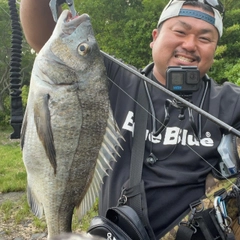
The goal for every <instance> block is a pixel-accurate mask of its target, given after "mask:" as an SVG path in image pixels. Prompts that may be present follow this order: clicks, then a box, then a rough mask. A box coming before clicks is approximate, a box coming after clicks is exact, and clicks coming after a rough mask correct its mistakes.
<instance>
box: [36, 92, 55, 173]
mask: <svg viewBox="0 0 240 240" xmlns="http://www.w3.org/2000/svg"><path fill="white" fill-rule="evenodd" d="M49 98H50V96H49V94H46V95H44V96H43V97H42V98H40V99H39V100H38V102H37V103H36V104H35V105H34V121H35V124H36V128H37V133H38V136H39V139H40V140H41V142H42V144H43V147H44V149H45V152H46V155H47V157H48V159H49V161H50V164H51V165H52V167H53V169H54V174H56V171H57V162H56V150H55V146H54V138H53V133H52V127H51V116H50V111H49V108H48V101H49Z"/></svg>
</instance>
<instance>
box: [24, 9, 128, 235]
mask: <svg viewBox="0 0 240 240" xmlns="http://www.w3.org/2000/svg"><path fill="white" fill-rule="evenodd" d="M68 14H69V12H68V11H67V10H65V11H63V13H62V14H61V16H60V17H59V19H58V22H57V25H56V27H55V29H54V31H53V34H52V36H51V37H50V39H49V41H48V42H47V43H46V44H45V45H44V47H43V48H42V49H41V51H40V52H39V54H38V55H37V57H36V59H35V62H34V66H33V70H32V76H31V81H30V89H29V96H28V103H27V108H26V112H25V116H24V122H23V127H22V134H21V146H22V152H23V161H24V164H25V167H26V171H27V183H28V187H27V196H28V203H29V205H30V207H31V209H32V211H33V213H34V214H35V215H36V216H38V217H42V216H43V214H44V215H45V218H46V222H47V227H48V239H50V238H52V237H53V236H55V235H58V234H60V233H62V232H70V231H71V222H72V215H73V211H74V208H75V207H76V208H77V209H78V211H77V213H78V216H79V218H81V217H82V216H83V215H84V214H85V213H86V212H87V211H88V210H90V208H91V207H92V205H93V204H94V202H95V200H96V197H97V196H98V194H99V189H100V187H101V184H102V178H103V177H104V176H105V175H107V169H111V167H110V165H111V164H110V162H111V161H116V160H115V154H117V149H118V148H119V147H121V146H120V142H121V141H123V138H122V136H121V133H120V130H119V128H118V126H117V125H116V122H115V120H114V118H113V116H112V112H111V108H110V103H109V98H108V82H107V81H108V80H107V76H106V70H105V66H104V63H103V59H102V55H101V53H100V50H99V48H98V45H97V42H96V40H95V38H94V34H93V30H92V26H91V22H90V19H89V17H88V15H86V14H85V15H81V16H79V17H77V18H74V19H73V20H71V21H67V19H68ZM79 46H83V47H82V48H79ZM87 47H89V48H90V51H86V52H85V50H86V49H87ZM81 51H84V52H81Z"/></svg>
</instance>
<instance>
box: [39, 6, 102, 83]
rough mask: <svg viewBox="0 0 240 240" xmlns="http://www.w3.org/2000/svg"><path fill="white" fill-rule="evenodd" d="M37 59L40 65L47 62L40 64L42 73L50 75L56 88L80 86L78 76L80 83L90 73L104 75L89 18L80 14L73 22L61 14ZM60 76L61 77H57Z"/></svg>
mask: <svg viewBox="0 0 240 240" xmlns="http://www.w3.org/2000/svg"><path fill="white" fill-rule="evenodd" d="M38 58H40V59H41V61H42V63H43V59H45V60H46V59H47V61H48V63H47V64H46V62H44V63H43V64H41V65H44V66H43V67H42V70H43V71H44V72H45V74H47V75H51V76H49V79H51V81H53V83H55V84H56V83H57V84H63V83H65V84H66V83H69V84H71V83H73V82H77V81H78V82H79V78H78V76H79V75H81V78H82V79H83V78H84V77H83V76H84V74H88V75H89V74H90V73H91V69H92V70H93V72H95V71H99V73H102V72H103V71H104V69H103V68H104V64H103V58H102V55H101V53H100V50H99V47H98V43H97V41H96V38H95V36H94V31H93V27H92V24H91V20H90V17H89V15H88V14H82V15H80V16H76V17H74V18H72V15H71V13H70V11H68V10H64V11H63V12H62V13H61V15H60V17H59V19H58V21H57V24H56V26H55V28H54V31H53V33H52V35H51V37H50V38H49V40H48V42H47V43H46V44H45V45H44V47H43V49H42V50H41V51H40V53H39V56H38ZM43 68H44V69H43ZM60 74H61V76H62V77H59V75H60ZM94 74H95V75H96V74H98V73H96V72H95V73H94ZM87 78H88V79H89V77H87ZM59 81H60V82H59Z"/></svg>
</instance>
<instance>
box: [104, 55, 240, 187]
mask: <svg viewBox="0 0 240 240" xmlns="http://www.w3.org/2000/svg"><path fill="white" fill-rule="evenodd" d="M104 55H105V56H109V55H107V54H106V53H104ZM112 59H114V60H115V62H116V63H121V64H120V65H121V66H123V67H124V68H125V69H127V70H128V68H129V67H128V66H126V65H125V64H123V63H122V62H120V61H119V60H116V59H115V58H113V57H111V60H112ZM130 69H131V68H130ZM132 70H134V69H132ZM131 72H132V73H133V74H135V70H134V72H133V71H131ZM136 72H137V71H136ZM137 73H138V72H137ZM139 74H140V75H139ZM135 75H137V76H138V77H140V78H141V79H142V80H145V78H147V77H145V76H144V75H142V74H141V73H138V74H135ZM107 78H108V79H109V80H110V81H111V82H112V83H113V84H114V85H115V86H116V87H118V88H119V89H120V90H121V91H122V92H123V93H124V94H126V95H127V96H128V97H129V98H130V99H131V100H133V101H134V102H135V103H136V104H137V105H139V106H140V107H141V108H142V109H144V111H146V112H147V113H148V114H149V115H150V116H151V117H153V118H154V119H155V120H156V121H157V122H158V123H160V124H162V125H163V126H164V127H166V125H164V124H163V123H162V122H161V121H160V120H159V119H157V118H156V117H155V116H153V114H152V113H151V112H149V111H148V110H146V108H144V107H143V106H142V105H141V104H139V103H138V102H137V101H136V100H135V99H134V98H133V97H132V96H131V95H129V94H128V93H127V92H126V91H125V90H124V89H123V88H121V87H120V86H119V85H118V84H117V83H115V82H114V81H113V80H112V79H111V78H109V77H107ZM147 79H148V78H147ZM148 80H151V79H148ZM151 81H152V80H151ZM151 81H148V82H149V83H150V84H151ZM152 82H153V81H152ZM153 83H154V84H152V85H154V86H155V85H156V87H157V86H158V85H157V84H156V83H155V82H153ZM159 86H160V85H159ZM160 90H161V89H160ZM170 93H172V92H170ZM171 95H173V96H174V95H175V94H174V93H173V94H171ZM176 96H177V95H176ZM174 97H175V96H174ZM177 97H178V96H177ZM178 98H180V97H178ZM182 100H184V99H182V98H180V100H179V101H181V102H184V101H186V100H184V101H182ZM191 105H192V104H191ZM194 106H195V105H194ZM195 107H196V106H195ZM196 108H198V107H196ZM201 110H202V109H201ZM202 111H203V110H202ZM226 125H227V124H226ZM230 128H232V127H230ZM230 128H229V129H230ZM236 131H237V130H236ZM186 146H187V147H188V148H189V149H190V150H191V151H192V152H194V153H195V154H196V155H197V156H198V157H200V158H201V159H202V160H203V161H204V162H205V163H207V164H208V166H210V167H211V168H212V169H213V170H215V171H216V172H217V173H218V174H220V175H221V176H222V177H223V178H224V179H225V180H227V181H228V182H229V183H230V184H232V185H233V186H235V187H236V188H237V189H238V187H237V185H236V184H235V183H233V182H232V181H231V180H230V179H228V178H227V177H225V176H224V175H223V174H222V173H221V172H220V171H219V170H218V169H216V168H215V167H214V166H213V165H212V164H211V163H210V162H208V161H207V160H206V159H205V158H204V157H202V156H201V155H200V154H199V153H198V152H196V151H195V150H194V149H193V148H192V147H191V146H190V145H188V144H186Z"/></svg>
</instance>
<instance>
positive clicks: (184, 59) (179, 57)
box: [177, 56, 193, 62]
mask: <svg viewBox="0 0 240 240" xmlns="http://www.w3.org/2000/svg"><path fill="white" fill-rule="evenodd" d="M177 58H178V59H180V60H181V61H184V62H193V60H192V59H190V58H185V57H183V56H177Z"/></svg>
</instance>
